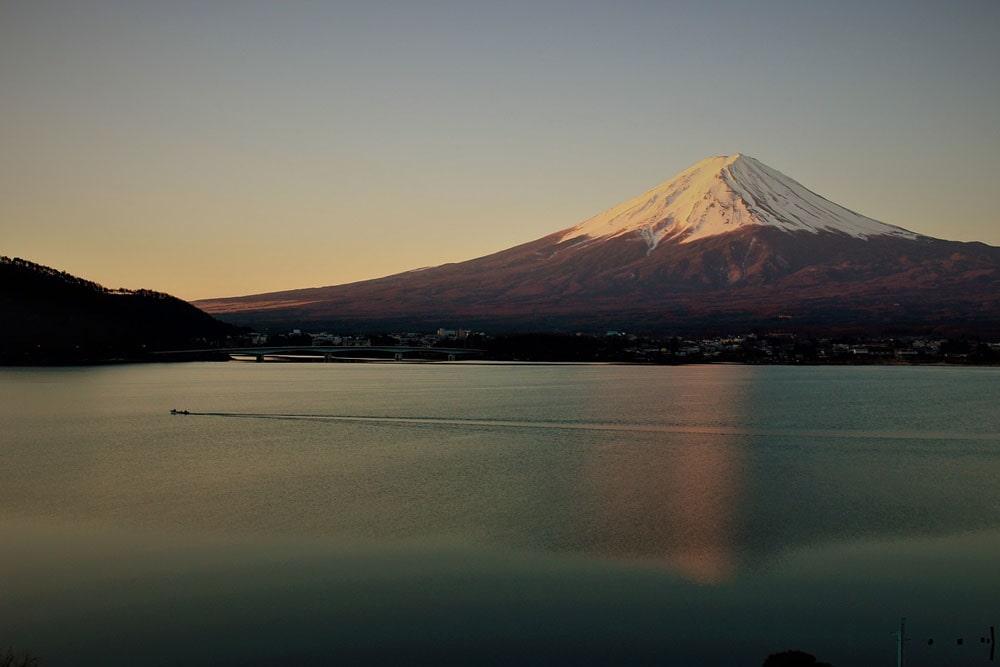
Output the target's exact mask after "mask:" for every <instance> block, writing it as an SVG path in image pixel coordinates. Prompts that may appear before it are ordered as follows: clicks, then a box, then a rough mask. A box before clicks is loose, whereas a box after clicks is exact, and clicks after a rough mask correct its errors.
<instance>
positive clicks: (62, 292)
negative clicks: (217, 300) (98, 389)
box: [0, 257, 234, 364]
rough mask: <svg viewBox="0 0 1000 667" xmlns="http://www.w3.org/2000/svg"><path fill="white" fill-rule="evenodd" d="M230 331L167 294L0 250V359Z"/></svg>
mask: <svg viewBox="0 0 1000 667" xmlns="http://www.w3.org/2000/svg"><path fill="white" fill-rule="evenodd" d="M233 332H234V327H233V326H232V325H229V324H225V323H223V322H220V321H219V320H217V319H215V318H214V317H212V316H211V315H208V314H206V313H204V312H202V311H201V310H199V309H198V308H196V307H195V306H192V305H191V304H189V303H187V302H185V301H182V300H180V299H177V298H175V297H172V296H170V295H168V294H162V293H160V292H153V291H150V290H110V289H108V288H106V287H102V286H101V285H98V284H97V283H94V282H91V281H89V280H84V279H82V278H78V277H76V276H72V275H70V274H68V273H65V272H62V271H57V270H56V269H52V268H49V267H47V266H42V265H40V264H35V263H33V262H29V261H26V260H23V259H17V258H15V259H10V258H9V257H0V363H5V364H21V363H24V364H37V363H88V362H97V361H107V360H111V359H129V360H141V359H148V358H150V353H151V352H154V351H156V350H166V349H171V350H174V349H193V348H205V347H208V346H210V345H212V344H214V343H216V342H218V341H221V340H223V339H224V338H225V337H226V335H228V334H231V333H233Z"/></svg>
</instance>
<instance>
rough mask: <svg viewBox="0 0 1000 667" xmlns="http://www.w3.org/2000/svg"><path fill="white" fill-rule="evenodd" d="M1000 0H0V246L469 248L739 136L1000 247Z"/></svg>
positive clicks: (240, 262)
mask: <svg viewBox="0 0 1000 667" xmlns="http://www.w3.org/2000/svg"><path fill="white" fill-rule="evenodd" d="M998 34H1000V3H998V2H996V1H995V0H978V1H975V0H970V1H964V2H963V1H958V2H952V3H940V2H925V1H923V0H911V1H902V0H885V1H882V2H875V3H872V2H853V1H847V2H837V3H828V2H823V3H820V2H801V1H800V2H767V1H764V2H754V3H749V2H734V1H717V2H646V1H633V2H614V3H612V2H588V1H582V2H552V1H545V0H537V1H534V2H522V1H520V0H512V1H509V2H504V3H496V2H476V1H467V2H458V1H453V0H439V1H436V2H435V1H431V2H416V1H410V2H403V1H399V0H385V1H381V2H379V1H377V0H376V1H368V2H319V1H302V2H296V1H294V0H292V1H289V2H282V3H276V2H263V1H260V0H242V1H239V2H235V1H232V2H229V1H219V2H188V1H179V0H172V1H164V2H156V1H147V2H142V1H130V2H126V1H125V0H86V1H85V2H79V1H74V2H70V1H67V0H61V1H46V0H33V1H32V2H11V1H8V2H0V84H2V90H3V91H4V94H3V97H2V100H0V104H2V108H3V119H4V120H3V123H2V124H0V149H2V154H3V156H4V157H3V159H2V161H0V254H6V255H10V256H20V257H24V258H26V259H30V260H33V261H37V262H41V263H43V264H49V265H52V266H55V267H57V268H60V269H63V270H67V271H70V272H73V273H76V274H78V275H82V276H84V277H86V278H89V279H91V280H96V281H98V282H101V283H104V284H106V285H108V286H110V287H120V286H121V287H133V288H138V287H145V288H150V289H158V290H162V291H167V292H170V293H173V294H176V295H177V296H180V297H182V298H187V299H196V298H207V297H218V296H230V295H236V294H248V293H256V292H263V291H271V290H279V289H290V288H296V287H312V286H319V285H329V284H337V283H343V282H350V281H353V280H360V279H365V278H373V277H378V276H382V275H386V274H389V273H395V272H398V271H404V270H408V269H412V268H417V267H420V266H427V265H435V264H440V263H444V262H450V261H461V260H463V259H470V258H472V257H477V256H480V255H484V254H487V253H489V252H493V251H497V250H501V249H503V248H506V247H510V246H512V245H515V244H517V243H521V242H525V241H530V240H533V239H535V238H538V237H541V236H544V235H546V234H548V233H551V232H553V231H556V230H559V229H562V228H565V227H568V226H571V225H573V224H576V223H578V222H580V221H582V220H583V219H585V218H587V217H590V216H591V215H594V214H596V213H598V212H600V211H602V210H604V209H606V208H608V207H610V206H613V205H614V204H617V203H618V202H620V201H622V200H624V199H627V198H630V197H632V196H634V195H636V194H638V193H639V192H642V191H643V190H645V189H647V188H649V187H651V186H653V185H655V184H657V183H659V182H662V181H664V180H666V179H668V178H670V177H672V176H674V175H675V174H676V173H677V172H679V171H681V170H682V169H684V168H686V167H688V166H690V165H691V164H693V163H695V162H697V161H699V160H700V159H702V158H704V157H708V156H710V155H719V154H730V153H734V152H743V153H746V154H749V155H752V156H754V157H756V158H758V159H759V160H761V161H762V162H764V163H766V164H768V165H770V166H772V167H774V168H776V169H778V170H779V171H782V172H784V173H785V174H787V175H789V176H791V177H792V178H795V179H796V180H798V181H800V182H801V183H803V184H804V185H805V186H806V187H809V188H810V189H812V190H814V191H816V192H818V193H819V194H821V195H823V196H825V197H827V198H828V199H831V200H833V201H836V202H838V203H840V204H842V205H844V206H847V207H848V208H851V209H853V210H856V211H858V212H860V213H863V214H865V215H868V216H871V217H874V218H877V219H879V220H882V221H884V222H888V223H891V224H895V225H900V226H903V227H906V228H908V229H912V230H914V231H917V232H920V233H924V234H929V235H932V236H937V237H941V238H948V239H954V240H979V241H984V242H988V243H991V244H993V245H1000V219H998V216H997V213H996V211H995V207H994V206H993V204H992V196H991V195H992V193H993V190H994V188H995V183H996V180H997V179H996V169H995V166H994V164H995V157H994V156H996V155H998V154H1000V129H998V126H997V120H996V119H997V117H998V109H1000V40H997V39H996V36H997V35H998Z"/></svg>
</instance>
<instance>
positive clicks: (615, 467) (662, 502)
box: [580, 366, 747, 583]
mask: <svg viewBox="0 0 1000 667" xmlns="http://www.w3.org/2000/svg"><path fill="white" fill-rule="evenodd" d="M733 370H734V369H732V368H726V367H710V366H709V367H704V368H701V369H699V371H700V372H699V375H698V378H697V380H696V381H692V382H691V383H690V385H689V389H688V391H687V392H685V394H683V395H682V396H681V397H679V399H678V400H675V401H672V402H668V403H667V404H666V405H663V406H662V408H661V412H660V413H658V414H659V415H666V416H667V418H672V419H673V420H675V421H680V420H682V421H683V422H684V423H687V424H701V425H714V424H719V423H722V424H731V423H741V422H743V421H745V417H746V415H745V410H746V402H745V394H744V392H743V386H742V385H741V384H740V383H738V382H733V381H732V380H733V379H734V378H733V376H734V373H733ZM618 399H619V400H620V401H621V403H622V405H617V406H616V405H611V406H609V407H610V410H612V411H613V412H617V413H619V414H626V413H627V412H628V408H629V405H630V403H631V397H629V396H626V395H621V396H619V397H618ZM605 400H606V399H605ZM698 430H699V429H698V428H697V427H691V426H688V427H686V432H683V433H664V434H663V435H661V436H660V437H644V438H636V437H631V438H627V437H626V438H618V439H616V440H614V441H611V442H609V443H608V445H606V446H605V447H601V448H592V449H590V450H588V452H587V455H586V456H587V461H586V466H585V468H584V469H583V471H582V474H581V476H580V492H581V494H582V495H589V496H592V497H593V498H595V501H593V502H591V503H588V505H591V506H594V507H596V508H598V511H597V512H596V513H595V514H594V515H593V516H590V517H588V518H589V524H588V531H589V533H590V535H589V538H590V539H589V544H590V546H591V548H592V550H593V551H594V552H595V553H598V554H601V555H603V556H605V557H609V558H619V559H623V558H627V559H652V560H656V561H659V562H661V563H663V564H665V565H668V566H670V567H672V568H674V569H676V570H677V571H679V572H681V573H683V574H685V575H686V576H688V577H690V578H692V579H693V580H695V581H698V582H701V583H719V582H722V581H724V580H727V579H729V578H731V577H732V575H733V573H734V570H735V567H736V563H735V558H736V554H735V546H736V545H735V544H734V536H733V530H734V528H735V525H734V523H735V520H736V517H735V513H736V511H737V508H738V506H739V502H740V492H741V485H742V479H741V478H742V475H743V466H744V460H745V458H746V456H747V453H746V452H745V451H744V447H743V446H741V444H740V440H739V438H738V437H737V436H735V435H732V434H727V433H719V432H709V433H704V432H702V433H699V432H698ZM713 430H714V429H713Z"/></svg>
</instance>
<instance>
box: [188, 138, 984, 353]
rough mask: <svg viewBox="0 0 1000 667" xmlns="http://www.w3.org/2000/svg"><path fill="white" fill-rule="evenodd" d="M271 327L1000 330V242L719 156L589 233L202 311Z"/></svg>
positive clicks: (590, 224) (215, 302)
mask: <svg viewBox="0 0 1000 667" xmlns="http://www.w3.org/2000/svg"><path fill="white" fill-rule="evenodd" d="M196 303H197V305H198V306H200V307H201V308H203V309H204V310H205V311H207V312H210V313H213V314H216V315H218V316H219V317H222V318H224V319H226V320H227V321H232V322H237V323H240V324H249V325H253V326H256V327H269V326H289V325H293V326H304V327H314V328H325V329H333V330H346V329H367V330H376V329H400V328H404V329H405V328H424V329H426V328H436V327H439V326H448V327H457V326H463V327H469V328H483V329H490V330H494V331H497V330H563V331H567V330H570V331H571V330H600V329H628V330H637V331H638V330H644V331H661V332H669V331H676V332H684V331H702V332H712V331H716V332H726V331H733V330H748V329H751V328H759V327H765V328H775V327H786V328H787V327H800V328H809V329H814V330H858V331H860V330H869V331H875V330H877V331H886V330H898V331H903V330H907V331H914V332H917V331H923V332H929V331H935V330H936V331H940V332H942V333H944V332H948V333H957V332H964V333H993V334H995V333H997V332H1000V248H996V247H992V246H987V245H984V244H981V243H960V242H954V241H944V240H940V239H935V238H931V237H928V236H922V235H919V234H916V233H914V232H910V231H908V230H906V229H903V228H900V227H895V226H892V225H887V224H885V223H881V222H878V221H876V220H872V219H871V218H867V217H865V216H862V215H859V214H857V213H855V212H853V211H850V210H848V209H846V208H843V207H841V206H838V205H837V204H834V203H833V202H830V201H828V200H826V199H824V198H822V197H821V196H819V195H817V194H815V193H814V192H811V191H810V190H807V189H806V188H805V187H803V186H802V185H800V184H799V183H797V182H796V181H794V180H792V179H790V178H788V177H787V176H785V175H783V174H781V173H780V172H777V171H775V170H773V169H771V168H770V167H767V166H766V165H763V164H761V163H760V162H758V161H757V160H755V159H753V158H750V157H747V156H744V155H739V154H737V155H733V156H724V157H716V158H709V159H707V160H703V161H702V162H699V163H698V164H696V165H694V166H693V167H691V168H689V169H687V170H685V171H684V172H682V173H681V174H679V175H678V176H677V177H675V178H673V179H671V180H670V181H667V182H666V183H664V184H662V185H660V186H657V187H656V188H653V189H651V190H649V191H647V192H645V193H643V194H642V195H639V196H638V197H636V198H634V199H632V200H629V201H626V202H624V203H622V204H620V205H618V206H616V207H614V208H611V209H609V210H608V211H605V212H603V213H601V214H599V215H597V216H594V217H593V218H591V219H589V220H586V221H584V222H582V223H580V224H579V225H576V226H574V227H571V228H568V229H564V230H562V231H559V232H556V233H554V234H550V235H548V236H545V237H543V238H540V239H538V240H535V241H531V242H529V243H525V244H523V245H519V246H516V247H513V248H510V249H508V250H504V251H502V252H498V253H495V254H492V255H488V256H485V257H480V258H477V259H472V260H469V261H465V262H460V263H455V264H446V265H443V266H437V267H433V268H428V269H421V270H417V271H409V272H406V273H401V274H397V275H392V276H388V277H385V278H379V279H375V280H367V281H362V282H357V283H351V284H347V285H337V286H331V287H319V288H310V289H300V290H291V291H285V292H275V293H270V294H258V295H252V296H245V297H234V298H225V299H212V300H206V301H200V302H196Z"/></svg>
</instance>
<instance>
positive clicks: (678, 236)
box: [560, 153, 918, 251]
mask: <svg viewBox="0 0 1000 667" xmlns="http://www.w3.org/2000/svg"><path fill="white" fill-rule="evenodd" d="M750 225H760V226H766V227H776V228H778V229H781V230H784V231H789V232H792V231H806V232H812V233H818V232H820V231H826V232H839V233H841V234H847V235H848V236H853V237H856V238H862V239H864V238H869V237H871V236H895V237H901V238H908V239H915V238H917V236H918V235H917V234H914V233H913V232H910V231H907V230H905V229H902V228H901V227H895V226H893V225H887V224H885V223H883V222H879V221H877V220H873V219H871V218H867V217H865V216H863V215H859V214H858V213H855V212H854V211H851V210H849V209H846V208H844V207H843V206H839V205H837V204H834V203H833V202H831V201H828V200H827V199H824V198H823V197H821V196H819V195H817V194H816V193H814V192H812V191H811V190H808V189H807V188H805V187H803V186H802V185H801V184H799V183H798V182H796V181H795V180H793V179H791V178H789V177H787V176H785V175H784V174H782V173H781V172H779V171H777V170H775V169H771V168H770V167H768V166H767V165H764V164H762V163H761V162H759V161H758V160H755V159H754V158H752V157H750V156H748V155H743V154H740V153H735V154H733V155H723V156H718V157H710V158H707V159H705V160H702V161H701V162H699V163H697V164H696V165H694V166H692V167H689V168H688V169H685V170H684V171H682V172H681V173H680V174H678V175H677V176H675V177H674V178H672V179H670V180H669V181H667V182H666V183H663V184H661V185H658V186H656V187H655V188H652V189H651V190H648V191H646V192H644V193H643V194H641V195H639V196H638V197H635V198H633V199H630V200H628V201H626V202H623V203H621V204H619V205H617V206H615V207H613V208H610V209H608V210H607V211H604V212H603V213H600V214H598V215H596V216H594V217H592V218H590V219H589V220H585V221H584V222H582V223H580V224H578V225H576V226H574V227H571V228H569V229H567V230H565V231H564V232H563V233H562V235H561V237H560V238H561V240H563V241H568V240H570V239H575V238H580V237H585V238H583V239H581V241H584V240H585V239H602V238H608V237H614V236H620V235H623V234H630V233H638V234H640V235H641V236H642V238H643V239H644V240H645V241H646V244H647V247H648V249H649V251H652V250H653V249H654V248H656V246H657V245H658V244H659V243H660V241H662V240H664V239H674V240H676V241H678V242H680V243H688V242H691V241H695V240H697V239H703V238H707V237H709V236H715V235H717V234H725V233H727V232H732V231H735V230H737V229H739V228H741V227H746V226H750Z"/></svg>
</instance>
